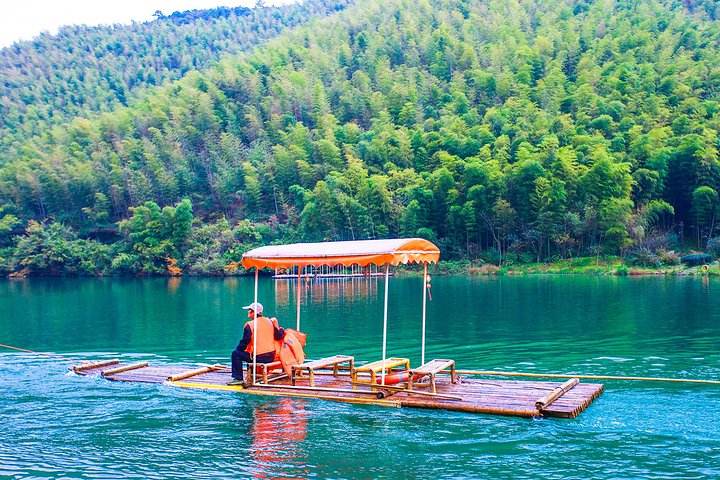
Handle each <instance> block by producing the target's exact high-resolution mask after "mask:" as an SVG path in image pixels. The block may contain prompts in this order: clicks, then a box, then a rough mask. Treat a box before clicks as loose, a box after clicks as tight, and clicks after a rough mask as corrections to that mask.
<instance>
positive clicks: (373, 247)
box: [242, 238, 440, 268]
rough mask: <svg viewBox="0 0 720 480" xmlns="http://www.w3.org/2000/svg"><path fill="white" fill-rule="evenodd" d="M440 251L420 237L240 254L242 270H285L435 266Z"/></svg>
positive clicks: (296, 245) (295, 245) (300, 245)
mask: <svg viewBox="0 0 720 480" xmlns="http://www.w3.org/2000/svg"><path fill="white" fill-rule="evenodd" d="M439 258H440V249H438V247H436V246H435V244H433V243H432V242H429V241H427V240H424V239H422V238H398V239H391V240H356V241H351V242H320V243H291V244H288V245H269V246H266V247H260V248H255V249H253V250H250V251H249V252H246V253H245V254H243V258H242V265H243V267H245V268H250V267H255V268H263V267H270V268H289V267H294V266H308V265H311V266H320V265H329V266H332V265H344V266H350V265H353V264H357V265H362V266H366V265H370V264H375V265H386V264H390V265H399V264H401V263H402V264H406V263H426V262H427V263H435V262H437V261H438V259H439Z"/></svg>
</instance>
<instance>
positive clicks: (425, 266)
mask: <svg viewBox="0 0 720 480" xmlns="http://www.w3.org/2000/svg"><path fill="white" fill-rule="evenodd" d="M427 272H428V264H427V262H424V263H423V302H422V305H423V307H422V347H421V350H420V365H425V317H426V312H427Z"/></svg>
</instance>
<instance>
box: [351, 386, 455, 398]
mask: <svg viewBox="0 0 720 480" xmlns="http://www.w3.org/2000/svg"><path fill="white" fill-rule="evenodd" d="M352 384H353V385H368V384H367V383H363V382H352ZM370 385H372V384H370ZM372 386H373V387H375V388H380V389H382V390H392V391H394V392H396V393H407V394H408V395H419V396H425V397H435V398H443V399H447V400H460V401H462V400H463V398H462V397H456V396H454V395H446V394H444V393H432V392H422V391H418V390H408V389H407V388H403V387H393V386H390V385H372ZM353 391H357V390H353Z"/></svg>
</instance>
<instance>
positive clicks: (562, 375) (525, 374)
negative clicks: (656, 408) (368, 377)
mask: <svg viewBox="0 0 720 480" xmlns="http://www.w3.org/2000/svg"><path fill="white" fill-rule="evenodd" d="M456 372H457V373H459V374H462V375H498V376H501V377H538V378H580V379H590V380H630V381H644V382H675V383H702V384H705V385H720V380H702V379H697V378H665V377H621V376H615V375H573V374H566V373H530V372H502V371H496V370H456Z"/></svg>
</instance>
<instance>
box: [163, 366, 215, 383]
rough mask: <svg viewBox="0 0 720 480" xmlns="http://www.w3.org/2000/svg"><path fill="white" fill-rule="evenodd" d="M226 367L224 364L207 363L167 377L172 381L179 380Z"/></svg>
mask: <svg viewBox="0 0 720 480" xmlns="http://www.w3.org/2000/svg"><path fill="white" fill-rule="evenodd" d="M224 368H225V366H223V365H207V366H205V367H200V368H196V369H194V370H186V371H184V372H180V373H178V374H175V375H170V376H169V377H168V378H167V379H168V381H170V382H177V381H178V380H185V379H186V378H190V377H194V376H196V375H202V374H203V373H208V372H214V371H215V370H221V369H224Z"/></svg>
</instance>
